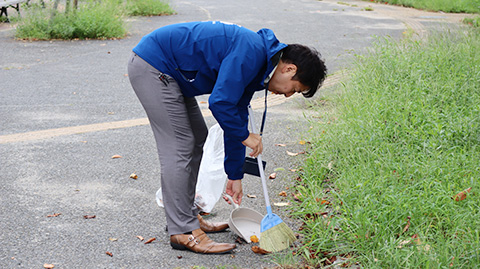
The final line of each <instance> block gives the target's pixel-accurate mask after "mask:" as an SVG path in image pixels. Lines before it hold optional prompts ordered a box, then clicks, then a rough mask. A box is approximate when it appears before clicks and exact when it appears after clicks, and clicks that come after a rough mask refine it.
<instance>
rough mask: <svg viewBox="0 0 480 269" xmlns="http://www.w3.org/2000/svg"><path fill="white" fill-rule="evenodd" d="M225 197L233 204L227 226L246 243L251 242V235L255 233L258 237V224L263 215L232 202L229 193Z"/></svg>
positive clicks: (259, 224)
mask: <svg viewBox="0 0 480 269" xmlns="http://www.w3.org/2000/svg"><path fill="white" fill-rule="evenodd" d="M225 196H226V197H228V199H229V200H230V202H231V204H232V205H233V206H234V209H233V211H232V212H231V213H230V218H229V220H228V226H229V227H230V230H232V231H233V232H234V233H235V234H237V235H238V236H240V237H241V238H243V240H245V241H246V242H247V243H251V242H252V240H251V239H250V237H251V236H253V235H255V236H257V238H258V239H260V226H261V223H262V219H263V215H262V214H260V213H258V212H257V211H255V210H253V209H250V208H245V207H239V206H238V205H237V204H235V203H234V202H233V199H232V197H231V196H230V195H228V194H225Z"/></svg>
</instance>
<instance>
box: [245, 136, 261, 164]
mask: <svg viewBox="0 0 480 269" xmlns="http://www.w3.org/2000/svg"><path fill="white" fill-rule="evenodd" d="M242 144H243V145H245V146H247V147H249V148H251V149H252V150H253V151H252V152H251V153H250V157H255V158H256V157H257V156H258V155H259V154H261V153H262V152H263V143H262V137H261V136H260V135H259V134H254V133H250V135H248V137H247V139H245V140H244V141H243V142H242Z"/></svg>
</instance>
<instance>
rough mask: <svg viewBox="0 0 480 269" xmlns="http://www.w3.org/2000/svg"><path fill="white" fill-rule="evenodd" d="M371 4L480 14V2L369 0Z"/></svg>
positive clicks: (479, 0) (477, 0)
mask: <svg viewBox="0 0 480 269" xmlns="http://www.w3.org/2000/svg"><path fill="white" fill-rule="evenodd" d="M369 1H370V2H378V3H388V4H391V5H400V6H405V7H413V8H418V9H424V10H429V11H443V12H451V13H480V0H462V1H458V0H457V1H453V0H375V1H373V0H369Z"/></svg>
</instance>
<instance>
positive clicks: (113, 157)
mask: <svg viewBox="0 0 480 269" xmlns="http://www.w3.org/2000/svg"><path fill="white" fill-rule="evenodd" d="M118 158H122V156H120V155H113V156H112V159H118Z"/></svg>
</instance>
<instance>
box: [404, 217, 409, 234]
mask: <svg viewBox="0 0 480 269" xmlns="http://www.w3.org/2000/svg"><path fill="white" fill-rule="evenodd" d="M410 219H411V217H410V216H408V217H407V225H405V227H404V228H403V231H402V234H403V233H405V232H406V231H408V229H409V228H410Z"/></svg>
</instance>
